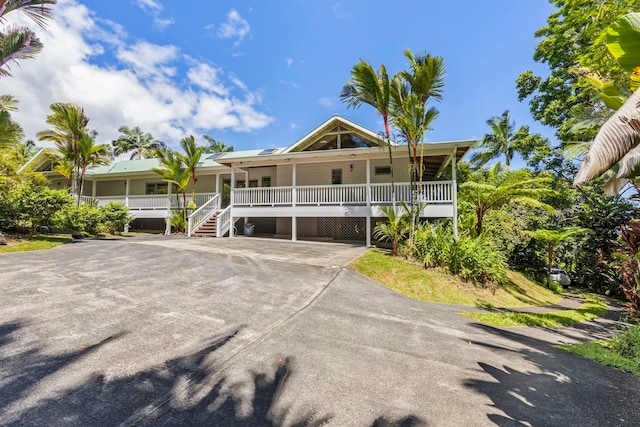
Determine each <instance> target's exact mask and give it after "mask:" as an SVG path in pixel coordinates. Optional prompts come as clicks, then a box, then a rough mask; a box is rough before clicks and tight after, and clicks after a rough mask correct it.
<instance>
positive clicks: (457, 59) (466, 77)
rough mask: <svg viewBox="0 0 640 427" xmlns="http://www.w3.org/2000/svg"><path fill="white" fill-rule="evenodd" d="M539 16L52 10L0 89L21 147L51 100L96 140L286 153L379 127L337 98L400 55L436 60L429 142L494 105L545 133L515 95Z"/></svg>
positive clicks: (513, 8)
mask: <svg viewBox="0 0 640 427" xmlns="http://www.w3.org/2000/svg"><path fill="white" fill-rule="evenodd" d="M552 10H553V9H552V7H551V6H550V5H549V4H548V3H547V2H545V1H542V0H540V1H514V0H489V1H484V2H478V1H472V0H463V1H458V2H426V1H417V0H415V1H409V0H405V1H398V2H396V3H395V4H394V5H393V6H390V3H389V2H381V1H377V0H376V1H372V0H369V1H349V0H342V1H324V0H306V1H302V0H286V1H285V0H278V1H276V0H274V1H255V0H254V1H210V0H184V1H181V2H178V1H175V0H174V1H169V0H111V1H104V0H84V1H77V0H61V1H60V2H59V4H58V5H57V6H55V7H54V13H55V15H56V16H55V19H54V21H52V22H51V24H50V25H49V27H48V29H47V31H46V32H43V31H42V30H37V31H38V33H39V34H40V36H41V39H42V40H43V42H44V44H45V49H44V51H43V52H42V53H41V54H40V55H39V56H38V58H36V59H35V60H28V61H23V62H22V65H21V67H14V68H13V69H12V72H13V75H14V77H12V78H5V79H2V80H0V93H11V94H13V95H15V96H16V97H17V98H18V99H19V100H20V101H21V106H20V107H21V110H20V111H19V113H17V114H16V119H17V120H18V121H19V122H20V123H21V124H22V125H23V127H25V129H26V131H27V134H28V137H31V138H33V137H34V135H35V132H37V131H39V130H42V129H45V128H46V124H45V122H44V120H45V117H46V115H47V113H48V105H49V104H50V103H51V102H74V103H78V104H80V105H83V106H84V107H85V109H86V112H87V115H88V116H89V117H91V119H92V121H91V124H90V125H91V127H93V128H95V129H96V130H97V131H98V132H99V137H98V140H99V141H100V142H109V141H110V140H111V139H113V138H115V137H116V136H117V128H118V127H119V126H121V125H128V126H134V125H140V127H142V128H143V130H145V131H147V132H151V133H152V134H153V135H154V136H156V137H157V138H159V139H162V140H164V141H166V142H168V143H170V144H172V145H176V144H177V141H178V140H179V139H180V137H182V136H186V135H188V134H194V135H198V136H199V135H200V134H202V133H206V134H209V135H211V136H213V137H215V138H216V139H220V140H223V141H224V142H226V143H229V144H233V145H234V146H235V147H236V149H252V148H257V147H272V146H286V145H289V144H291V143H293V142H294V141H296V140H297V139H298V138H300V137H302V136H303V135H304V134H305V133H307V132H308V131H310V130H311V129H312V128H313V127H315V126H316V125H318V124H320V123H321V122H323V121H324V120H326V119H327V118H328V117H329V116H331V115H332V114H335V113H337V114H340V115H343V116H345V117H347V118H349V119H351V120H354V121H356V122H357V123H360V124H361V125H363V126H365V127H368V128H370V129H372V130H374V131H380V130H382V124H381V121H380V119H379V118H378V117H377V116H376V114H375V112H374V111H373V109H371V108H369V107H366V106H363V107H361V108H360V109H359V110H355V111H354V110H348V109H346V106H345V105H344V104H342V103H341V102H340V99H339V97H338V94H339V93H340V90H341V88H342V85H344V84H345V83H346V82H347V80H348V79H349V76H350V75H349V73H350V70H351V67H352V66H353V65H354V64H355V63H356V62H357V61H358V59H359V58H364V59H366V60H367V61H369V62H370V63H372V64H373V65H374V66H376V67H377V66H378V65H379V64H382V63H383V64H385V65H386V66H387V69H388V70H389V72H390V73H395V72H396V71H398V70H400V69H404V68H406V58H405V57H404V56H403V50H404V49H406V48H409V49H411V50H413V51H414V52H419V51H426V52H428V53H431V54H433V55H439V56H443V57H444V59H445V65H446V69H447V74H446V86H445V93H444V99H443V101H442V102H440V103H437V104H436V106H437V108H438V109H439V110H440V117H439V118H438V119H437V120H436V121H435V122H434V124H433V127H434V130H433V131H431V132H430V133H428V134H427V139H428V140H429V141H447V140H458V139H467V138H479V137H481V136H482V135H483V134H484V133H486V132H487V131H488V127H487V125H486V124H485V121H486V120H487V119H488V118H489V117H491V116H494V115H499V114H501V113H502V112H503V111H504V110H506V109H509V110H511V112H512V115H513V117H514V118H515V120H516V123H517V124H518V126H520V125H523V124H528V125H530V126H531V128H532V129H533V130H535V131H540V132H542V133H543V134H544V135H545V136H547V137H552V136H553V131H552V130H550V129H545V128H543V127H542V126H540V125H539V124H537V123H536V122H534V121H533V119H532V118H531V116H530V114H529V111H528V105H527V103H526V102H522V103H521V102H518V100H517V94H516V90H515V79H516V78H517V76H518V74H519V73H521V72H523V71H525V70H527V69H533V70H534V71H535V72H537V73H544V72H545V67H544V66H543V65H540V64H536V63H535V62H534V61H533V59H532V56H533V50H534V47H535V44H536V43H537V41H538V40H536V39H535V38H534V36H533V34H534V32H535V31H536V30H537V29H538V28H539V27H541V26H543V25H544V24H545V22H546V18H547V17H548V15H549V14H550V13H551V12H552Z"/></svg>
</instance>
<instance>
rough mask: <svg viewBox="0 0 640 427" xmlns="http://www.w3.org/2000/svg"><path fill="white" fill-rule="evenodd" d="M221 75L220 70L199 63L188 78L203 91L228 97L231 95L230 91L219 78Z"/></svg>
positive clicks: (190, 71)
mask: <svg viewBox="0 0 640 427" xmlns="http://www.w3.org/2000/svg"><path fill="white" fill-rule="evenodd" d="M221 74H222V70H221V69H220V68H216V67H213V66H211V65H209V64H203V63H198V64H196V65H195V66H193V67H191V68H190V69H189V71H188V72H187V77H188V78H189V80H190V81H191V82H192V83H194V84H196V85H198V86H200V87H201V88H203V89H206V90H208V91H210V92H213V93H215V94H218V95H222V96H226V95H229V89H227V88H226V87H225V86H224V84H223V83H222V82H221V81H220V78H219V76H220V75H221Z"/></svg>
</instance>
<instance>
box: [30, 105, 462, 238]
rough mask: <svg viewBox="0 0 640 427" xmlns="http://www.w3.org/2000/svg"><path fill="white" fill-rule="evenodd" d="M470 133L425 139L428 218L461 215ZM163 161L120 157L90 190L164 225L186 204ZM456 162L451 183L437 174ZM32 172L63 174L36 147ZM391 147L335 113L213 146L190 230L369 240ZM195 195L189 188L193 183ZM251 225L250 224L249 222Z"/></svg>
mask: <svg viewBox="0 0 640 427" xmlns="http://www.w3.org/2000/svg"><path fill="white" fill-rule="evenodd" d="M473 143H474V141H473V140H464V141H454V142H439V143H427V144H425V145H424V153H423V159H424V174H423V183H422V186H421V187H420V188H418V195H419V199H420V201H421V202H422V203H425V204H426V205H425V208H424V210H423V211H422V212H421V213H420V216H421V217H423V218H445V217H448V218H454V220H455V218H456V216H457V209H456V193H457V186H456V183H455V163H456V162H457V161H459V160H460V158H462V156H464V154H465V153H466V152H467V150H468V149H469V148H470V147H471V145H472V144H473ZM392 152H393V170H394V180H395V189H396V201H398V202H399V201H405V202H410V200H411V186H410V183H409V182H410V178H409V172H408V166H409V155H408V150H407V146H406V145H394V146H393V147H392ZM158 166H159V163H158V160H157V159H143V160H125V161H117V162H114V163H112V164H110V165H107V166H99V167H95V168H92V169H90V170H88V171H87V174H86V181H87V183H86V184H85V191H84V196H86V198H87V200H89V199H92V200H93V202H94V203H97V204H99V205H102V204H105V203H108V202H109V201H120V202H122V203H124V204H125V205H127V206H128V207H129V209H130V212H131V214H132V215H133V216H134V217H135V218H136V221H134V225H135V227H137V228H145V229H160V228H165V229H166V227H165V226H164V224H163V223H165V222H167V223H168V217H169V216H170V214H171V210H172V209H177V208H179V207H180V206H181V203H182V201H181V200H177V199H176V196H175V191H173V190H172V186H171V184H170V183H167V182H163V181H162V179H161V178H160V176H159V175H158V174H156V173H155V172H153V171H152V169H153V168H155V167H158ZM449 166H454V168H453V171H454V173H453V175H454V179H453V181H449V180H439V178H438V177H439V175H440V172H441V171H443V170H444V169H445V168H447V167H449ZM29 167H31V169H32V170H36V171H41V172H43V173H45V175H47V176H48V178H49V180H50V182H51V185H52V186H53V187H54V188H56V187H57V188H64V187H66V180H65V179H64V178H63V177H60V176H59V175H58V176H56V174H55V173H54V172H51V169H52V168H51V160H50V159H49V158H48V157H47V156H46V155H44V154H39V155H37V156H36V157H34V159H32V161H30V162H29ZM390 182H391V170H390V164H389V150H388V148H387V147H386V145H385V143H384V141H383V139H382V138H381V137H380V136H379V135H378V134H376V133H375V132H372V131H370V130H368V129H366V128H363V127H362V126H359V125H357V124H356V123H354V122H351V121H350V120H347V119H345V118H343V117H340V116H337V115H336V116H333V117H331V118H329V119H328V120H327V121H325V122H324V123H322V124H321V125H320V126H318V127H317V128H315V129H314V130H313V131H311V132H310V133H308V134H307V135H305V136H304V137H302V138H301V139H300V140H298V141H297V142H295V143H294V144H293V145H290V146H289V147H286V148H265V149H263V150H249V151H235V152H229V153H215V154H207V155H205V156H203V159H202V162H201V163H200V164H199V166H198V169H197V184H196V196H195V203H196V205H197V206H198V209H197V211H195V212H193V213H191V215H190V220H189V222H190V224H189V234H190V235H191V234H195V235H209V236H217V237H222V236H226V235H233V234H234V225H235V228H236V230H237V232H238V233H240V234H242V233H243V231H244V227H243V225H244V224H253V231H254V232H255V234H258V235H269V236H275V237H282V238H290V239H292V240H297V239H298V238H300V239H327V240H346V241H363V242H366V244H367V246H369V245H370V244H371V229H372V228H373V226H374V225H375V222H377V221H383V220H385V216H384V214H383V213H382V211H381V209H380V208H381V207H382V206H384V205H391V202H392V200H391V184H390ZM188 194H189V199H191V197H192V195H191V194H192V189H191V188H190V189H189V193H188ZM249 227H251V226H249Z"/></svg>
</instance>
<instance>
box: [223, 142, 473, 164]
mask: <svg viewBox="0 0 640 427" xmlns="http://www.w3.org/2000/svg"><path fill="white" fill-rule="evenodd" d="M474 143H475V140H461V141H448V142H432V143H426V144H425V145H424V157H430V156H442V157H443V161H446V162H449V161H451V158H452V157H453V153H454V151H455V153H456V160H460V159H461V158H462V157H463V156H464V155H465V154H466V152H467V151H468V150H469V148H470V147H471V146H472V145H473V144H474ZM391 152H392V155H393V158H401V157H405V156H407V146H406V145H393V146H391ZM388 157H389V149H388V147H372V148H351V149H341V150H322V151H298V152H293V153H291V152H284V153H281V154H271V155H268V156H247V157H235V158H233V159H227V160H225V159H219V160H218V161H219V162H220V163H221V164H223V165H225V166H228V167H238V166H241V167H259V166H273V165H278V164H287V163H314V162H330V161H332V160H337V159H344V158H346V159H353V158H361V159H366V158H370V159H382V158H388Z"/></svg>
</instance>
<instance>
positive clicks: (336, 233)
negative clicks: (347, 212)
mask: <svg viewBox="0 0 640 427" xmlns="http://www.w3.org/2000/svg"><path fill="white" fill-rule="evenodd" d="M365 221H366V219H365V218H359V217H346V218H318V222H317V233H318V237H324V238H331V239H334V240H366V223H365Z"/></svg>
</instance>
